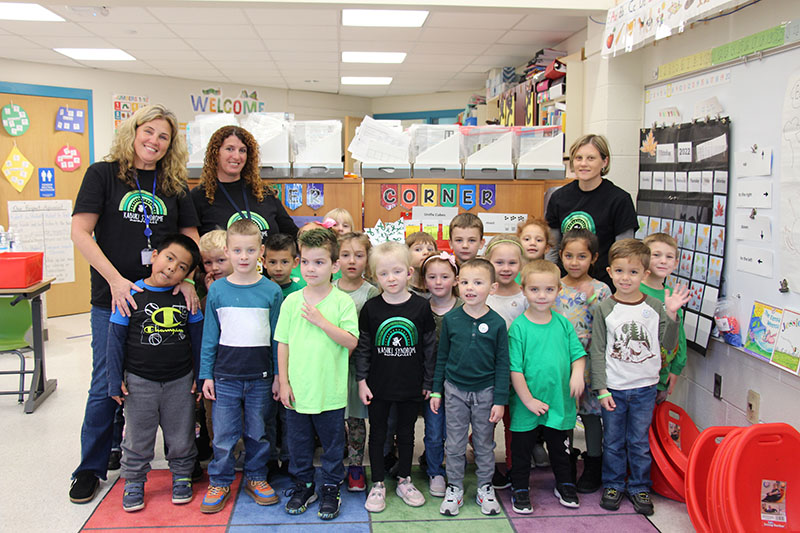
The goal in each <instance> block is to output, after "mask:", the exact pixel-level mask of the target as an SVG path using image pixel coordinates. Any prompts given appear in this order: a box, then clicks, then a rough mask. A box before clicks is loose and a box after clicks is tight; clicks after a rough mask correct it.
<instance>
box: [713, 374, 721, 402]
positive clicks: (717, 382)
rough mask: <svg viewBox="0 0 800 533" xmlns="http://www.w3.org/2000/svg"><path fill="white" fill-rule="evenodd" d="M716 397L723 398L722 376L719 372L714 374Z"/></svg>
mask: <svg viewBox="0 0 800 533" xmlns="http://www.w3.org/2000/svg"><path fill="white" fill-rule="evenodd" d="M714 398H716V399H717V400H721V399H722V376H721V375H719V374H714Z"/></svg>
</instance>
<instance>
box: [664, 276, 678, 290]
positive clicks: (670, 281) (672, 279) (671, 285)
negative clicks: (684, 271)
mask: <svg viewBox="0 0 800 533" xmlns="http://www.w3.org/2000/svg"><path fill="white" fill-rule="evenodd" d="M677 283H678V276H676V275H675V274H670V275H669V276H667V279H665V280H664V286H665V287H666V288H668V289H669V290H671V291H674V290H675V286H676V284H677Z"/></svg>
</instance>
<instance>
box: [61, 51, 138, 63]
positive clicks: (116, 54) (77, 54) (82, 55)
mask: <svg viewBox="0 0 800 533" xmlns="http://www.w3.org/2000/svg"><path fill="white" fill-rule="evenodd" d="M53 50H55V51H56V52H58V53H59V54H64V55H65V56H67V57H71V58H72V59H77V60H79V61H136V58H135V57H133V56H132V55H130V54H129V53H128V52H125V51H124V50H120V49H119V48H53Z"/></svg>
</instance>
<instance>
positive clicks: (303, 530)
mask: <svg viewBox="0 0 800 533" xmlns="http://www.w3.org/2000/svg"><path fill="white" fill-rule="evenodd" d="M266 529H269V531H279V532H281V533H307V532H311V533H315V532H319V533H322V532H323V531H335V532H336V533H370V528H369V523H367V522H355V523H353V522H340V521H339V518H336V519H334V520H331V521H330V522H323V521H322V520H319V523H318V524H274V525H269V526H266V527H265V526H264V525H263V524H253V525H247V526H230V528H229V529H228V532H229V533H263V532H264V531H265V530H266ZM153 533H158V532H153Z"/></svg>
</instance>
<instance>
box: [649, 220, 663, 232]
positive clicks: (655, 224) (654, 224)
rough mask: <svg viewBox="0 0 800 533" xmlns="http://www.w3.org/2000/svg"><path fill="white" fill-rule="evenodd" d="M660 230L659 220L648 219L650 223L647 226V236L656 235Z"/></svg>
mask: <svg viewBox="0 0 800 533" xmlns="http://www.w3.org/2000/svg"><path fill="white" fill-rule="evenodd" d="M659 230H661V219H660V218H658V217H650V221H649V222H648V225H647V234H648V235H652V234H653V233H658V232H659Z"/></svg>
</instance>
